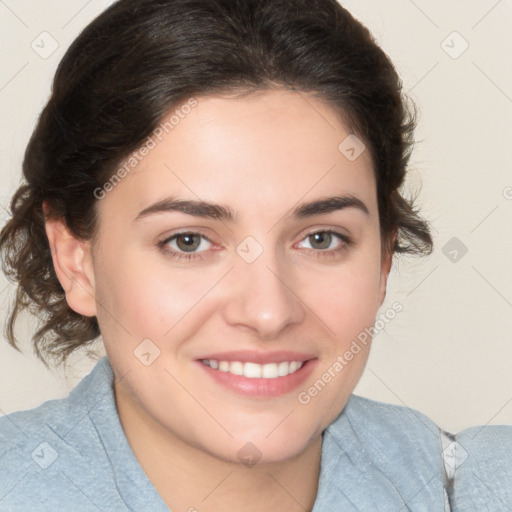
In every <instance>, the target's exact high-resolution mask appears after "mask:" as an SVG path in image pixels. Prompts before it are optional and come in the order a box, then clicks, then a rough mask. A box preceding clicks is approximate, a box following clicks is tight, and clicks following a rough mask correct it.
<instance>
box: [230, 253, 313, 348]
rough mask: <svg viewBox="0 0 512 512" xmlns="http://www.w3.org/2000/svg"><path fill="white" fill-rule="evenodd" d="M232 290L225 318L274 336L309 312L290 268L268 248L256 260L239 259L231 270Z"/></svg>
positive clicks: (262, 336) (269, 337)
mask: <svg viewBox="0 0 512 512" xmlns="http://www.w3.org/2000/svg"><path fill="white" fill-rule="evenodd" d="M230 279H231V282H230V283H229V285H228V289H229V291H228V292H227V293H228V294H229V296H228V298H227V300H226V301H225V303H224V307H223V316H224V319H225V321H226V322H227V323H228V324H229V325H231V326H236V327H238V328H242V329H245V330H247V331H252V332H253V333H254V334H255V335H256V336H257V337H258V338H260V339H264V340H272V339H276V338H278V337H279V336H280V335H281V333H282V332H283V331H284V330H285V329H286V328H289V327H291V326H292V325H294V324H299V323H301V322H302V321H303V319H304V316H305V309H304V303H303V302H302V300H301V298H300V297H299V295H298V294H297V290H296V289H294V288H297V282H296V279H295V280H294V278H293V273H292V272H291V271H290V268H289V267H287V266H286V263H285V262H283V263H282V264H281V265H280V264H279V262H278V259H277V258H276V257H270V256H269V255H268V253H267V252H266V251H265V252H264V253H263V255H262V256H260V258H258V259H257V260H256V261H255V262H253V263H246V262H245V261H238V262H237V263H236V266H235V269H234V271H233V272H231V276H230Z"/></svg>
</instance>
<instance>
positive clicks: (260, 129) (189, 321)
mask: <svg viewBox="0 0 512 512" xmlns="http://www.w3.org/2000/svg"><path fill="white" fill-rule="evenodd" d="M197 100H198V105H197V106H196V107H195V108H193V109H192V110H191V112H190V113H189V114H188V115H187V116H186V117H185V118H184V119H182V120H180V123H179V124H178V125H177V126H175V127H174V129H173V130H172V131H169V133H168V134H167V135H165V137H164V138H163V139H162V141H160V142H159V143H158V144H157V145H156V147H155V148H154V149H152V150H151V151H150V152H149V154H148V155H147V156H145V158H144V159H143V160H142V161H141V162H140V163H139V164H138V165H137V166H136V167H135V168H134V169H133V170H132V171H131V172H130V174H129V175H128V176H127V177H125V178H124V179H123V180H122V181H121V183H119V184H118V185H117V186H116V187H114V189H113V190H111V191H110V192H108V193H107V194H106V196H105V198H104V199H102V200H100V201H99V204H98V212H99V225H98V231H97V238H96V240H95V243H94V244H91V243H90V242H80V241H78V240H76V239H74V238H73V237H72V236H71V235H70V234H69V232H68V231H67V229H66V228H65V226H64V225H63V224H62V223H61V222H60V221H58V220H48V221H47V225H46V227H47V233H48V238H49V240H50V245H51V248H52V255H53V259H54V265H55V268H56V271H57V274H58V276H59V279H60V281H61V283H62V286H63V288H64V289H65V291H66V297H67V300H68V303H69V305H70V307H71V308H73V309H74V310H75V311H77V312H79V313H81V314H84V315H96V316H97V317H98V321H99V324H100V328H101V332H102V337H103V340H104V343H105V347H106V350H107V354H108V357H109V359H110V362H111V364H112V367H113V369H114V372H115V375H116V384H115V392H116V402H117V406H118V410H119V414H120V419H121V423H122V425H123V428H124V430H125V432H126V435H127V438H128V441H129V443H130V445H131V447H132V449H133V451H134V453H135V455H136V457H137V458H138V460H139V461H140V463H141V465H142V467H143V468H144V470H145V471H146V474H147V475H148V477H149V478H150V480H151V481H152V482H153V484H154V485H155V487H156V488H157V490H158V491H159V492H160V494H161V496H162V497H163V498H164V500H165V501H166V503H167V504H168V505H169V507H170V508H171V509H172V510H188V509H189V508H190V507H196V508H197V509H198V510H200V511H201V512H202V511H207V510H208V511H215V510H221V509H223V510H226V509H231V508H234V509H243V510H249V511H250V510H273V509H276V510H310V509H311V507H312V506H313V503H314V499H315V496H316V492H317V480H318V474H319V465H320V450H321V433H322V431H323V430H324V429H325V427H327V426H328V425H329V424H330V423H331V422H332V421H333V420H334V419H335V418H336V417H337V416H338V415H339V413H340V412H341V410H342V409H343V407H344V405H345V403H346V400H347V399H348V397H349V395H350V393H351V392H352V391H353V389H354V387H355V385H356V383H357V381H358V380H359V378H360V376H361V374H362V372H363V369H364V366H365V364H366V361H367V357H368V350H369V345H370V344H368V345H367V347H366V348H363V349H362V350H361V351H360V352H359V353H358V354H357V355H355V356H354V358H353V359H352V360H351V361H350V363H349V364H347V365H346V366H345V367H344V368H343V370H342V371H340V372H339V373H337V374H336V377H335V378H333V379H332V380H331V382H330V383H328V385H326V386H325V388H324V389H323V390H322V391H321V392H319V393H318V395H317V396H315V397H313V398H311V400H310V402H309V403H308V404H306V405H304V404H301V403H300V402H299V401H298V395H299V393H300V392H301V391H304V390H307V389H308V388H309V387H311V386H312V385H313V384H314V382H315V381H317V380H318V379H319V378H321V376H322V374H323V373H324V372H325V371H326V370H327V369H328V368H329V367H332V365H333V363H334V362H335V361H336V358H337V356H338V355H342V354H343V353H344V352H345V351H346V350H347V349H348V348H349V347H350V344H351V342H352V340H354V339H355V338H356V337H357V335H358V334H359V333H360V332H362V331H363V330H364V329H365V328H367V327H370V326H372V325H373V323H374V321H375V317H376V314H377V312H378V309H379V307H380V305H381V304H382V301H383V300H384V297H385V291H386V280H387V276H388V273H389V267H390V256H389V255H388V254H384V255H383V253H382V251H381V238H380V231H379V219H378V209H377V196H376V184H375V178H374V174H373V169H372V162H371V158H370V153H369V151H364V152H363V153H362V155H361V156H360V157H359V158H357V159H356V160H355V161H353V162H352V161H349V160H348V159H347V158H346V157H345V156H344V155H343V154H342V153H341V152H340V151H339V150H338V146H339V144H340V143H341V142H342V141H343V140H344V139H345V138H346V137H347V136H348V135H349V131H348V130H347V129H346V128H345V127H344V126H343V125H342V124H341V122H340V120H339V119H338V117H337V116H336V115H335V113H334V112H333V111H332V110H331V109H330V108H329V107H328V106H327V105H326V104H324V103H323V102H322V101H321V100H319V99H317V98H314V97H313V96H311V95H307V94H305V93H300V94H299V93H297V92H294V91H285V90H273V91H266V92H263V93H258V94H253V95H250V96H246V97H242V98H235V97H230V96H212V97H199V98H197ZM347 194H349V195H351V196H354V197H357V198H358V199H360V200H361V201H362V202H363V203H364V204H365V205H366V207H367V209H368V212H369V213H368V214H365V213H364V212H362V211H361V210H360V209H358V208H355V207H348V208H344V209H342V210H338V211H334V212H330V213H327V214H316V215H314V216H312V217H307V218H300V219H297V218H293V217H292V215H291V213H292V211H293V209H294V208H296V207H297V206H299V205H301V204H303V203H306V202H310V201H313V200H316V199H323V198H326V197H331V196H341V195H347ZM171 196H172V197H173V198H180V199H189V200H202V201H208V202H212V203H218V204H222V205H226V206H229V207H230V208H231V209H232V210H233V211H234V212H236V214H237V215H236V219H235V222H231V221H227V220H220V219H206V218H200V217H195V216H191V215H187V214H185V213H182V212H170V211H168V212H160V213H155V214H152V215H147V216H144V217H142V218H139V219H138V220H136V217H137V215H138V214H139V213H140V212H141V211H142V210H144V209H145V208H147V207H148V206H150V205H152V204H154V203H157V202H158V201H161V200H163V199H166V198H168V197H171ZM327 229H333V230H336V231H339V232H340V233H342V234H344V235H347V236H348V237H349V238H350V239H351V240H352V243H351V244H349V245H347V244H345V243H344V242H343V241H342V240H341V239H338V238H337V237H335V236H333V238H332V240H331V242H330V244H329V241H328V242H327V243H326V244H325V246H327V249H324V248H323V247H325V246H321V244H320V243H319V242H316V243H315V239H314V238H313V237H311V236H309V235H311V234H313V233H317V232H322V231H325V230H327ZM184 231H185V232H191V231H192V232H194V233H199V234H201V235H203V236H204V237H206V239H203V238H200V237H199V238H198V239H197V240H198V241H200V245H199V247H198V248H197V249H195V251H196V253H195V254H196V255H197V254H198V253H199V254H200V255H201V256H202V259H198V258H197V259H192V260H190V261H188V260H186V259H185V258H183V256H182V258H181V259H180V260H176V259H174V258H172V257H171V256H170V255H169V252H165V251H164V250H163V249H162V247H159V242H162V241H165V239H168V238H169V237H171V236H172V235H175V234H176V233H177V232H184ZM247 237H252V238H253V239H254V240H255V241H256V242H257V243H258V244H259V246H260V247H261V248H262V250H263V252H262V254H261V255H260V256H259V257H258V258H257V259H256V260H255V261H254V262H252V263H247V262H246V261H244V259H243V258H242V257H241V256H240V255H239V253H237V247H239V245H240V244H241V243H242V242H243V241H244V240H245V239H246V238H247ZM251 243H252V244H253V246H254V247H257V246H255V245H254V242H252V241H251ZM253 246H250V247H253ZM165 247H167V249H168V250H169V251H172V250H174V251H179V250H180V249H181V250H182V252H183V249H184V248H185V249H186V245H185V244H184V243H183V239H182V238H181V244H178V240H177V239H174V241H169V242H167V244H166V246H165ZM242 247H245V248H247V247H248V246H243V245H242ZM319 247H320V248H319ZM252 250H254V249H251V248H249V251H252ZM328 251H330V253H329V254H327V252H328ZM145 339H149V340H151V343H152V344H154V345H148V346H149V347H150V352H151V353H152V354H153V355H154V354H157V349H156V348H151V347H158V350H159V351H160V352H159V355H158V357H157V358H156V359H155V360H154V361H153V362H152V364H150V365H149V366H146V365H144V364H142V363H141V361H140V360H139V359H138V358H137V357H135V355H134V351H135V352H137V347H138V346H139V345H140V343H141V342H142V341H143V340H145ZM232 350H251V351H255V352H257V353H263V354H264V353H268V352H273V351H282V350H284V351H298V352H301V353H304V354H307V355H308V357H309V358H310V359H311V360H313V362H312V363H311V365H312V366H311V368H312V370H311V373H310V374H309V375H308V377H307V379H306V381H305V382H303V383H301V384H300V386H298V387H297V388H296V389H293V390H291V391H289V392H287V393H284V394H282V395H280V396H276V397H268V398H265V397H260V396H258V397H251V396H244V395H240V394H239V393H237V392H235V391H233V390H231V389H229V388H226V387H225V386H222V385H220V384H219V383H218V382H217V381H215V380H214V379H212V377H211V376H210V375H209V374H208V373H207V371H205V369H204V368H203V367H202V365H201V363H199V362H198V359H201V358H203V357H204V356H205V355H207V354H212V353H215V352H229V351H232ZM247 443H252V444H251V445H247ZM253 445H254V446H255V447H256V448H257V451H254V454H257V457H261V458H260V459H259V461H258V463H257V464H256V465H255V466H252V467H249V466H247V465H244V464H242V463H241V461H240V458H239V456H238V455H237V454H238V452H239V450H240V449H242V448H243V447H244V446H249V447H250V448H246V449H250V450H254V448H252V446H253ZM255 457H256V455H255ZM213 489H215V491H214V492H212V490H213Z"/></svg>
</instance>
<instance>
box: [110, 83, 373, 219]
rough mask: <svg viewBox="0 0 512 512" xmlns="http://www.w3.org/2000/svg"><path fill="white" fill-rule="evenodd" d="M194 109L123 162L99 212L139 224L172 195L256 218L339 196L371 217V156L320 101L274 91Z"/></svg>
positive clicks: (169, 117) (213, 100)
mask: <svg viewBox="0 0 512 512" xmlns="http://www.w3.org/2000/svg"><path fill="white" fill-rule="evenodd" d="M185 105H186V104H185ZM189 105H193V106H191V107H187V108H181V107H175V108H174V109H172V110H171V111H170V112H169V113H168V114H166V116H164V118H163V119H162V121H161V124H160V125H159V127H157V129H156V131H155V132H154V133H153V134H152V135H151V137H150V138H149V139H148V140H147V141H146V144H145V145H146V146H147V147H148V148H150V149H149V150H147V151H140V150H138V152H137V151H136V152H135V154H134V155H132V156H131V158H129V159H127V160H126V161H125V162H124V163H123V165H124V168H125V171H126V172H124V173H123V178H122V179H121V180H119V181H118V182H117V183H116V186H115V187H112V188H113V189H114V190H112V191H111V192H109V193H108V194H107V197H106V199H107V201H101V202H100V203H103V204H102V205H100V207H103V206H104V207H107V204H108V203H117V205H116V206H117V208H121V209H124V210H129V211H130V215H136V214H137V213H138V212H139V211H140V210H142V209H143V208H145V207H147V206H148V204H149V203H151V202H156V201H158V200H162V199H164V198H165V197H168V196H176V195H180V196H186V197H188V198H193V199H202V200H207V201H212V202H222V203H223V204H231V205H232V206H233V209H234V210H235V211H237V212H238V211H241V212H243V211H246V212H247V214H250V213H253V212H254V211H258V212H259V215H262V209H264V210H265V211H268V212H269V213H270V212H271V211H272V210H273V208H275V207H276V206H278V207H279V209H280V210H282V209H283V208H284V207H292V206H293V205H294V204H297V203H298V202H299V201H300V200H301V199H303V198H307V197H309V198H311V197H319V196H322V195H333V194H334V193H340V194H341V193H344V194H352V195H355V196H357V197H359V198H360V199H362V200H364V201H365V203H370V204H368V206H369V208H370V209H371V208H372V203H375V180H374V175H373V169H372V162H371V158H370V155H369V151H365V150H364V145H363V144H362V142H361V141H359V140H358V139H353V137H354V136H353V135H351V134H350V132H349V130H348V129H347V128H346V127H345V126H344V125H343V124H342V123H341V121H340V118H339V116H338V115H337V113H336V112H334V111H333V110H332V109H331V108H330V107H329V106H328V105H326V104H325V103H324V102H323V101H321V100H319V99H318V98H315V97H313V96H312V95H308V94H306V93H302V92H300V93H299V92H295V91H287V90H274V91H265V92H258V93H257V94H251V95H248V96H243V97H235V96H228V95H222V96H218V95H217V96H208V97H197V98H195V102H194V103H191V102H189ZM354 143H355V145H354ZM357 144H359V145H357ZM347 145H348V146H354V150H355V151H356V152H357V153H356V156H357V155H358V154H359V153H360V154H359V156H358V158H353V156H354V154H353V153H354V152H352V153H351V152H349V153H347V151H346V150H347V147H346V146H347ZM348 149H351V148H348ZM142 153H144V154H142ZM132 164H133V165H132Z"/></svg>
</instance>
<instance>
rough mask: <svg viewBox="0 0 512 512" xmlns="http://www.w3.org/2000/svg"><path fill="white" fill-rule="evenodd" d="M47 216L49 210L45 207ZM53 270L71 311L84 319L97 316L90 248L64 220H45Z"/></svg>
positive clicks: (88, 243)
mask: <svg viewBox="0 0 512 512" xmlns="http://www.w3.org/2000/svg"><path fill="white" fill-rule="evenodd" d="M43 210H44V211H45V214H46V212H47V209H46V207H45V206H44V207H43ZM45 229H46V235H47V237H48V242H49V245H50V250H51V253H52V260H53V267H54V268H55V273H56V274H57V277H58V279H59V282H60V284H61V286H62V288H64V291H65V292H66V300H67V303H68V304H69V307H70V308H71V309H72V310H73V311H76V312H77V313H79V314H81V315H84V316H96V299H95V286H94V268H93V264H92V254H91V244H90V242H82V241H80V240H77V239H76V238H75V237H74V236H73V234H72V233H71V232H70V231H69V229H68V228H67V226H66V224H65V223H64V221H63V220H61V219H55V218H47V219H46V220H45Z"/></svg>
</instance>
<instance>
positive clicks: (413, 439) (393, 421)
mask: <svg viewBox="0 0 512 512" xmlns="http://www.w3.org/2000/svg"><path fill="white" fill-rule="evenodd" d="M342 416H344V417H345V419H346V421H347V422H348V423H349V424H350V425H351V427H352V428H353V432H354V435H357V437H358V438H359V439H360V440H361V441H362V442H364V441H368V442H371V445H372V446H373V447H374V448H375V449H379V447H380V450H382V451H384V452H389V449H390V447H392V446H395V445H397V446H400V447H402V448H404V447H405V446H408V445H411V446H408V447H409V448H414V451H422V450H427V451H429V452H430V451H431V450H434V451H435V453H436V455H439V453H440V451H439V450H440V448H441V437H440V432H441V430H440V428H439V427H438V426H437V425H436V423H434V422H433V421H432V420H431V419H430V418H429V417H428V416H426V415H425V414H423V413H421V412H419V411H417V410H415V409H411V408H409V407H405V406H401V405H393V404H387V403H383V402H378V401H375V400H371V399H369V398H364V397H361V396H357V395H352V396H351V397H350V398H349V400H348V402H347V404H346V406H345V409H344V410H343V414H342ZM342 423H343V422H342V421H341V422H340V426H341V425H342ZM336 428H337V424H336V422H335V423H334V424H333V430H334V431H336Z"/></svg>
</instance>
